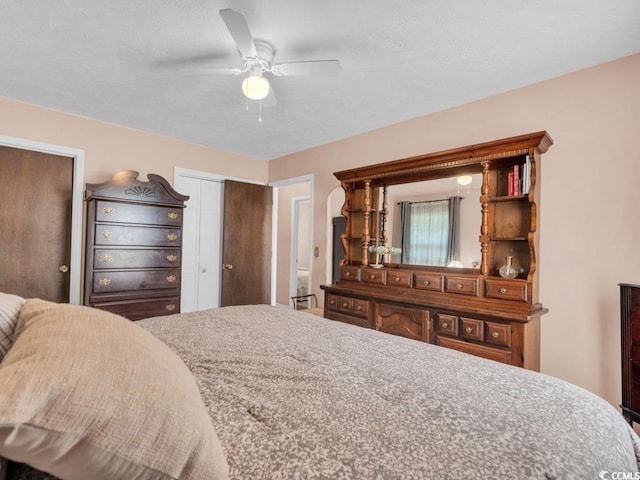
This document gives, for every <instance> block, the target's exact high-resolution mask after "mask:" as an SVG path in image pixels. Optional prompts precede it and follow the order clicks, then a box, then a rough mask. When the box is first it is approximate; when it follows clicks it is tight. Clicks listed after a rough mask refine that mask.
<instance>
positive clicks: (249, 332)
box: [24, 306, 638, 480]
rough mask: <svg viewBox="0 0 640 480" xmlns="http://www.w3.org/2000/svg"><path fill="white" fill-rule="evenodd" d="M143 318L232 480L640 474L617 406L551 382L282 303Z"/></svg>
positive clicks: (632, 440)
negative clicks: (168, 354)
mask: <svg viewBox="0 0 640 480" xmlns="http://www.w3.org/2000/svg"><path fill="white" fill-rule="evenodd" d="M138 324H139V325H141V326H143V327H144V328H146V329H148V330H149V331H151V332H152V333H154V334H155V335H157V336H158V337H159V338H161V339H162V340H164V341H165V342H166V343H167V344H169V345H170V346H171V347H172V348H173V349H175V350H176V351H177V352H178V354H179V355H180V356H181V357H182V358H183V359H184V361H185V362H186V363H187V365H188V366H189V367H190V368H191V370H192V371H193V373H194V375H195V378H196V380H197V382H198V384H199V386H200V389H201V392H202V394H203V397H204V399H205V403H206V405H207V408H208V409H209V412H210V414H211V418H212V421H213V423H214V425H215V428H216V430H217V432H218V435H219V437H220V440H221V442H222V445H223V447H224V449H225V452H226V454H227V458H228V461H229V464H230V468H231V478H233V479H237V480H239V479H243V480H260V479H264V480H297V479H299V480H312V479H331V480H339V479H354V480H355V479H362V480H369V479H380V480H394V479H398V480H411V479H421V480H423V479H438V480H440V479H458V478H460V479H462V478H464V479H483V480H485V479H519V480H524V479H580V480H584V479H597V478H599V476H598V475H599V473H600V472H607V473H603V474H602V475H603V476H604V478H611V476H610V475H611V472H637V471H638V459H637V453H638V437H637V436H636V435H635V434H634V433H633V431H632V430H631V429H630V428H629V426H628V425H627V423H626V422H625V421H624V419H623V418H622V416H621V415H620V414H619V413H618V412H617V411H616V409H615V408H613V407H612V406H611V405H610V404H608V403H607V402H605V401H604V400H602V399H600V398H599V397H597V396H595V395H593V394H591V393H589V392H587V391H585V390H583V389H580V388H578V387H576V386H573V385H570V384H568V383H566V382H563V381H560V380H558V379H555V378H552V377H549V376H545V375H541V374H537V373H533V372H529V371H526V370H522V369H519V368H516V367H511V366H505V365H502V364H499V363H496V362H492V361H489V360H484V359H481V358H477V357H473V356H469V355H466V354H463V353H458V352H455V351H452V350H447V349H444V348H440V347H437V346H433V345H428V344H424V343H421V342H416V341H413V340H409V339H405V338H401V337H395V336H391V335H387V334H383V333H379V332H376V331H373V330H367V329H363V328H359V327H354V326H350V325H346V324H342V323H339V322H333V321H331V320H326V319H323V318H320V317H317V316H313V315H310V314H306V313H304V312H302V311H293V310H287V309H283V308H278V307H270V306H240V307H225V308H220V309H215V310H208V311H204V312H194V313H188V314H178V315H172V316H167V317H158V318H155V319H147V320H143V321H140V322H138ZM627 475H633V474H627ZM24 478H38V477H29V476H27V475H26V474H25V477H24ZM46 478H50V477H48V476H47V477H46ZM619 478H623V477H619ZM624 478H636V477H633V476H627V477H624ZM123 480H124V479H123ZM203 480H206V479H203Z"/></svg>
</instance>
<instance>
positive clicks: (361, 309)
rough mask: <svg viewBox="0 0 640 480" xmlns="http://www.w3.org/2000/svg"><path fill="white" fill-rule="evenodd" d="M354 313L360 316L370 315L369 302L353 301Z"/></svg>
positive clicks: (356, 299)
mask: <svg viewBox="0 0 640 480" xmlns="http://www.w3.org/2000/svg"><path fill="white" fill-rule="evenodd" d="M353 313H354V314H355V315H360V316H368V315H369V301H368V300H361V299H359V298H354V299H353Z"/></svg>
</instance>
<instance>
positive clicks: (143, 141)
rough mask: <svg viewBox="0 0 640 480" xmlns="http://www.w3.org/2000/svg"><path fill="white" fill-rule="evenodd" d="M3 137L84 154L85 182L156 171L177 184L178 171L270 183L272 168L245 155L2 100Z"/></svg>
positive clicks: (0, 132) (0, 127)
mask: <svg viewBox="0 0 640 480" xmlns="http://www.w3.org/2000/svg"><path fill="white" fill-rule="evenodd" d="M0 135H7V136H11V137H18V138H23V139H28V140H33V141H37V142H44V143H50V144H54V145H60V146H64V147H72V148H77V149H81V150H84V155H85V168H84V170H85V182H103V181H106V180H108V179H109V178H111V176H112V175H113V174H114V173H116V172H118V171H120V170H137V171H138V172H140V174H141V176H140V178H141V179H145V175H146V174H147V173H155V174H158V175H161V176H163V177H165V178H166V179H167V180H168V181H169V182H171V183H173V167H182V168H189V169H193V170H201V171H204V172H211V173H217V174H220V175H226V176H230V177H238V178H245V179H250V180H256V181H260V182H266V181H267V164H266V162H264V161H262V160H257V159H254V158H252V157H248V156H246V155H238V154H234V153H230V152H225V151H222V150H217V149H215V148H208V147H203V146H200V145H194V144H190V143H186V142H181V141H178V140H175V139H172V138H168V137H163V136H160V135H152V134H148V133H144V132H140V131H138V130H133V129H130V128H125V127H120V126H117V125H113V124H109V123H105V122H99V121H97V120H91V119H88V118H84V117H80V116H77V115H70V114H66V113H62V112H57V111H54V110H49V109H46V108H41V107H37V106H34V105H29V104H26V103H22V102H16V101H12V100H9V99H5V98H0Z"/></svg>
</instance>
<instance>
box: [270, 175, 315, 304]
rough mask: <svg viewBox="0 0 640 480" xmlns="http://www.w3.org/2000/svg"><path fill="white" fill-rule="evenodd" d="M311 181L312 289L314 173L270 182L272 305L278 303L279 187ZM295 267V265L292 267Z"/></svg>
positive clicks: (310, 266) (311, 274)
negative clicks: (271, 188) (271, 206)
mask: <svg viewBox="0 0 640 480" xmlns="http://www.w3.org/2000/svg"><path fill="white" fill-rule="evenodd" d="M305 182H309V212H310V215H311V231H310V232H309V250H310V255H311V257H310V260H309V291H310V292H311V289H312V281H311V279H312V278H313V173H310V174H308V175H301V176H299V177H292V178H286V179H284V180H278V181H275V182H269V185H270V186H271V187H273V214H272V216H271V218H272V222H273V225H272V228H271V232H272V237H273V238H272V245H273V255H272V261H271V305H275V304H276V288H275V287H276V268H277V253H276V252H277V249H276V248H275V246H276V245H277V244H278V243H277V242H278V233H277V232H278V188H279V187H287V186H289V185H294V184H296V183H305ZM292 269H293V267H292Z"/></svg>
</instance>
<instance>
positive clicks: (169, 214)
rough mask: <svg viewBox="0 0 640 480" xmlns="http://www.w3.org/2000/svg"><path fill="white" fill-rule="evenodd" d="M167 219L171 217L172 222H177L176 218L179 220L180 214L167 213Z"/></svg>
mask: <svg viewBox="0 0 640 480" xmlns="http://www.w3.org/2000/svg"><path fill="white" fill-rule="evenodd" d="M167 217H169V218H170V219H171V220H175V219H176V218H178V214H177V213H176V212H169V213H167Z"/></svg>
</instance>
